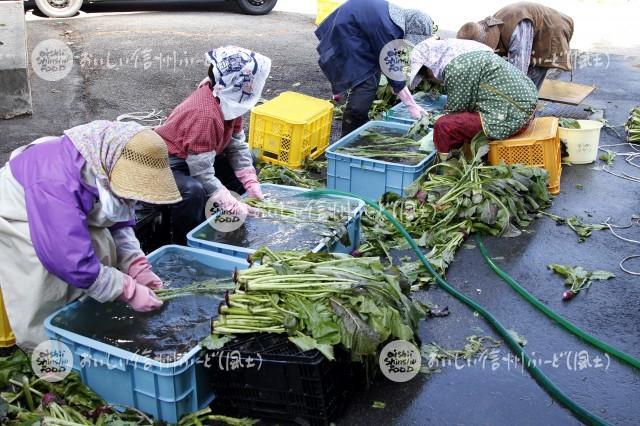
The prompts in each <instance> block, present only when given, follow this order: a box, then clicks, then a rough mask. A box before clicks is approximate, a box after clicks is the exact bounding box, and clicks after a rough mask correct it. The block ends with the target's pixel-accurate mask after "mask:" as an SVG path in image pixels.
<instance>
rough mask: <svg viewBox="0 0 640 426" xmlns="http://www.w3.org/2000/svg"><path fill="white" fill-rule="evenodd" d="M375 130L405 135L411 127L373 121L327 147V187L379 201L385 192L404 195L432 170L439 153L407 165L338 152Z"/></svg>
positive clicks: (433, 153) (427, 155) (428, 155)
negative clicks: (369, 130) (408, 188)
mask: <svg viewBox="0 0 640 426" xmlns="http://www.w3.org/2000/svg"><path fill="white" fill-rule="evenodd" d="M374 127H385V128H387V129H393V130H397V131H398V134H404V133H406V132H407V131H408V130H409V127H410V126H407V125H404V124H398V123H392V122H388V121H370V122H368V123H366V124H365V125H364V126H362V127H360V128H359V129H357V130H354V131H353V132H352V133H350V134H349V135H347V136H345V137H344V138H342V139H340V140H339V141H338V142H336V143H334V144H333V145H331V146H330V147H329V148H327V151H326V156H327V186H328V187H329V188H331V189H336V190H338V191H345V192H351V193H352V194H357V195H362V196H364V197H368V198H371V199H374V200H377V199H378V198H380V196H382V194H384V193H385V192H395V193H396V194H401V195H402V194H403V192H404V189H405V188H406V187H407V186H409V185H410V184H411V183H412V182H413V181H415V180H416V179H418V178H419V177H420V176H421V175H422V174H423V173H424V171H425V170H426V169H427V167H429V166H430V165H431V164H432V163H433V161H434V159H435V157H436V152H435V151H434V152H432V153H430V154H426V155H425V158H424V160H422V161H421V162H420V163H418V164H416V165H414V166H407V165H403V164H397V163H389V162H386V161H379V160H373V159H369V158H360V157H355V156H352V155H349V154H345V153H339V152H336V151H337V150H338V149H339V148H341V147H344V146H347V145H349V144H350V143H351V142H353V141H354V140H355V139H356V138H357V137H358V135H360V134H361V133H362V132H364V131H365V130H368V129H371V128H374Z"/></svg>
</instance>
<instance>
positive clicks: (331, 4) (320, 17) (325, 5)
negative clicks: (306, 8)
mask: <svg viewBox="0 0 640 426" xmlns="http://www.w3.org/2000/svg"><path fill="white" fill-rule="evenodd" d="M345 1H346V0H318V14H317V15H316V25H320V24H321V23H322V21H324V20H325V18H326V17H327V16H329V15H331V14H332V13H333V11H334V10H336V9H337V8H338V7H340V5H342V3H344V2H345Z"/></svg>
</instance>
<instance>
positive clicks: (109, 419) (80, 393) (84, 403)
mask: <svg viewBox="0 0 640 426" xmlns="http://www.w3.org/2000/svg"><path fill="white" fill-rule="evenodd" d="M116 408H117V410H116ZM211 422H217V423H216V424H220V423H224V424H228V425H231V426H250V425H253V424H255V423H256V421H255V420H252V419H236V418H233V417H227V416H220V415H214V414H212V413H211V410H210V409H204V410H201V411H198V412H196V413H192V414H189V415H187V416H185V417H183V418H182V419H181V420H180V422H179V423H178V425H179V426H202V425H203V424H211ZM0 424H2V425H15V426H27V425H28V426H32V425H43V426H44V425H51V426H90V425H99V426H143V425H144V426H151V425H154V424H160V423H158V422H154V421H153V420H152V419H151V418H149V417H148V416H147V415H145V414H144V413H142V412H140V411H138V410H136V409H134V408H131V407H125V406H110V405H107V404H106V403H105V402H104V401H102V400H101V399H100V397H98V395H96V394H95V393H93V391H91V390H90V389H89V388H88V387H86V386H85V385H84V384H82V382H81V381H80V378H79V377H78V376H77V375H76V374H75V373H71V374H70V375H69V376H67V378H65V379H64V380H62V381H60V382H57V383H50V382H47V381H45V380H42V379H41V378H39V377H38V376H36V374H35V373H34V372H33V370H32V369H31V360H30V359H29V357H27V355H26V354H25V353H24V352H22V351H20V350H17V351H16V352H14V353H13V354H12V355H10V356H7V357H0Z"/></svg>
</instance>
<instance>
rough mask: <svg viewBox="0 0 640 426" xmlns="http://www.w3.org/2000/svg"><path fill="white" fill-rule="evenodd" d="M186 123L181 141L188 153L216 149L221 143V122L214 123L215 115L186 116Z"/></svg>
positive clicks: (200, 152) (213, 150)
mask: <svg viewBox="0 0 640 426" xmlns="http://www.w3.org/2000/svg"><path fill="white" fill-rule="evenodd" d="M186 124H187V125H186V126H184V127H183V128H184V135H183V139H182V141H183V142H182V143H183V145H184V148H185V151H186V152H187V153H188V154H203V153H205V152H215V151H216V148H217V147H218V146H219V145H220V143H221V141H219V139H220V138H221V136H222V134H221V133H222V132H220V131H219V129H220V128H221V127H222V123H219V124H218V123H216V119H215V117H211V116H202V115H198V116H192V117H189V118H187V120H186ZM216 126H218V127H216Z"/></svg>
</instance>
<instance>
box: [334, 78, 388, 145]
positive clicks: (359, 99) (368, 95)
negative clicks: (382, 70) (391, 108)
mask: <svg viewBox="0 0 640 426" xmlns="http://www.w3.org/2000/svg"><path fill="white" fill-rule="evenodd" d="M379 82H380V74H376V75H374V76H371V77H369V78H368V79H366V80H365V81H363V82H362V83H360V84H359V85H357V86H356V87H354V88H353V89H351V93H350V94H349V99H347V105H346V107H345V109H344V114H343V116H342V136H343V137H344V136H347V135H348V134H349V133H351V132H353V131H354V130H356V129H357V128H358V127H360V126H362V125H363V124H365V123H366V122H367V121H369V109H371V105H372V104H373V101H375V100H376V93H377V92H378V84H379Z"/></svg>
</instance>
